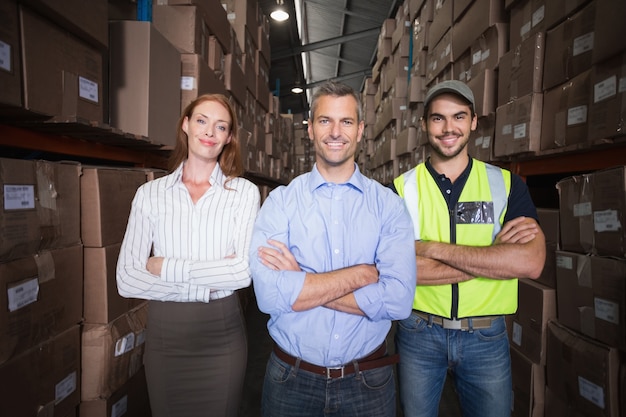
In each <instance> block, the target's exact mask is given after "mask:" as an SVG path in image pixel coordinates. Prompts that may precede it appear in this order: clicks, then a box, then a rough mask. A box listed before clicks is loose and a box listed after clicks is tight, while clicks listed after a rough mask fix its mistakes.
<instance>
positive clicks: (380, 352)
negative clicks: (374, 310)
mask: <svg viewBox="0 0 626 417" xmlns="http://www.w3.org/2000/svg"><path fill="white" fill-rule="evenodd" d="M274 353H275V354H276V356H277V357H278V358H279V359H280V360H282V361H283V362H285V363H288V364H289V365H291V366H295V365H296V363H297V361H298V358H296V357H293V356H291V355H290V354H288V353H287V352H285V351H284V350H282V349H281V348H280V347H279V346H278V345H277V344H276V343H274ZM399 359H400V357H399V355H398V354H395V355H391V356H387V346H386V345H385V343H383V344H382V345H380V347H379V348H378V349H376V350H375V351H374V352H373V353H371V354H369V355H368V356H366V357H364V358H361V359H357V360H355V361H353V362H350V363H348V364H345V365H342V366H332V367H325V366H319V365H314V364H312V363H309V362H305V361H303V360H300V364H299V365H298V367H299V368H300V369H302V370H305V371H308V372H312V373H314V374H317V375H322V376H325V377H326V378H327V379H332V378H343V377H344V376H346V375H350V374H353V373H354V372H355V371H356V369H357V367H358V370H359V371H367V370H370V369H376V368H381V367H383V366H387V365H393V364H394V363H398V361H399ZM355 362H356V364H357V366H355Z"/></svg>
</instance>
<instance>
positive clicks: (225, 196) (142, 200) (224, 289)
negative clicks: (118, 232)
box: [117, 164, 260, 302]
mask: <svg viewBox="0 0 626 417" xmlns="http://www.w3.org/2000/svg"><path fill="white" fill-rule="evenodd" d="M183 165H184V164H181V165H180V166H179V167H178V168H177V169H176V170H175V171H174V172H172V173H171V174H169V175H167V176H164V177H161V178H158V179H156V180H153V181H150V182H148V183H146V184H143V185H142V186H141V187H139V189H138V190H137V193H136V194H135V198H134V199H133V202H132V206H131V211H130V216H129V219H128V225H127V228H126V234H125V236H124V240H123V242H122V247H121V250H120V255H119V258H118V263H117V287H118V291H119V293H120V295H122V296H123V297H129V298H142V299H148V300H161V301H177V302H209V300H213V299H218V298H222V297H226V296H228V295H231V294H232V293H233V291H234V290H237V289H240V288H244V287H247V286H249V285H250V282H251V278H250V266H249V262H248V260H249V254H248V252H249V247H250V238H251V234H252V227H253V225H254V221H255V218H256V215H257V213H258V211H259V205H260V193H259V189H258V187H257V186H256V185H255V184H253V183H252V182H250V181H248V180H246V179H244V178H234V179H233V180H232V181H230V182H228V184H225V183H226V177H225V175H224V173H223V172H222V170H221V168H220V167H219V164H217V165H216V167H215V169H214V170H213V173H212V174H211V178H210V183H211V187H210V188H209V189H208V191H207V192H206V193H205V194H204V195H203V196H202V197H201V198H200V199H199V200H198V201H197V203H196V204H194V203H193V201H192V200H191V196H190V194H189V192H188V190H187V188H186V187H185V185H184V184H183V181H182V173H183ZM225 185H226V187H228V188H225ZM151 251H153V252H154V256H161V257H163V258H164V260H163V267H162V269H161V276H156V275H153V274H151V273H150V272H148V270H147V269H146V265H147V261H148V258H149V257H150V256H151ZM232 255H234V257H232ZM229 256H231V257H229ZM227 257H228V258H227Z"/></svg>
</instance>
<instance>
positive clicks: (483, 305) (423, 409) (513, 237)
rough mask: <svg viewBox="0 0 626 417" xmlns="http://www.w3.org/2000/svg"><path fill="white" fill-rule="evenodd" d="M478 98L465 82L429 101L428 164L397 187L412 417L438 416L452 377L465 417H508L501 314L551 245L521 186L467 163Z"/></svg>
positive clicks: (402, 326)
mask: <svg viewBox="0 0 626 417" xmlns="http://www.w3.org/2000/svg"><path fill="white" fill-rule="evenodd" d="M474 107H475V105H474V95H473V93H472V91H471V89H470V88H469V87H468V86H467V85H466V84H465V83H463V82H461V81H456V80H452V81H443V82H441V83H439V84H437V85H435V86H433V87H432V88H431V89H430V90H429V91H428V93H427V94H426V99H425V101H424V116H423V118H422V121H421V127H422V130H423V132H424V133H425V134H426V135H427V137H428V142H429V144H430V147H431V152H430V157H429V158H428V159H427V160H426V162H424V163H421V164H419V165H417V166H416V167H415V168H413V169H411V170H410V171H408V172H406V173H404V174H402V175H401V176H399V177H398V178H396V179H395V180H394V184H393V185H394V188H395V190H396V192H397V193H398V194H399V195H400V196H401V197H402V198H403V199H404V201H405V203H406V205H407V208H408V210H409V212H410V214H411V217H412V219H413V226H414V234H415V254H416V263H417V286H416V291H415V297H414V299H413V312H412V314H411V316H410V317H409V318H407V319H405V320H401V321H400V322H398V328H397V333H396V345H397V351H398V353H399V354H400V358H401V359H400V364H399V365H398V366H399V368H398V377H399V386H400V401H401V404H402V408H403V411H404V415H405V416H406V417H417V416H419V417H426V416H428V417H430V416H433V417H434V416H437V414H438V410H439V400H440V398H441V393H442V390H443V387H444V383H445V380H446V377H447V375H448V373H450V375H451V376H452V377H453V378H454V383H455V387H456V392H457V393H458V396H459V401H460V406H461V408H462V410H463V416H465V417H470V416H475V417H502V416H507V415H510V409H511V364H510V355H509V341H508V337H507V332H506V324H505V321H504V315H506V314H512V313H514V312H515V311H516V310H517V278H531V279H536V278H538V277H539V275H540V274H541V271H542V269H543V265H544V262H545V237H544V235H543V232H542V231H541V228H540V227H539V224H538V222H537V210H536V208H535V206H534V204H533V202H532V199H531V197H530V194H529V192H528V188H527V186H526V184H525V183H524V182H523V180H522V179H521V178H520V177H519V176H518V175H515V174H512V173H511V172H510V171H507V170H505V169H501V168H499V167H496V166H494V165H490V164H487V163H484V162H482V161H479V160H477V159H474V158H471V157H470V156H469V154H468V151H467V143H468V141H469V138H470V134H471V132H472V131H473V130H475V129H476V124H477V116H476V113H475V108H474Z"/></svg>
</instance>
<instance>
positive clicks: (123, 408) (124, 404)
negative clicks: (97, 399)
mask: <svg viewBox="0 0 626 417" xmlns="http://www.w3.org/2000/svg"><path fill="white" fill-rule="evenodd" d="M127 411H128V395H124V396H123V397H122V398H121V399H120V400H119V401H118V402H116V403H115V404H113V405H112V406H111V417H121V416H123V415H124V414H126V412H127Z"/></svg>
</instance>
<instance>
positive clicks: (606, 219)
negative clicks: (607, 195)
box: [593, 210, 622, 232]
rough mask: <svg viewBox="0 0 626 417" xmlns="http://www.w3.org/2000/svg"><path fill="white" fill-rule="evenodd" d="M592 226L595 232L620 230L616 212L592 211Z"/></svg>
mask: <svg viewBox="0 0 626 417" xmlns="http://www.w3.org/2000/svg"><path fill="white" fill-rule="evenodd" d="M593 226H594V229H595V231H596V232H616V231H618V230H619V229H621V228H622V224H621V223H620V221H619V216H618V215H617V210H602V211H594V212H593Z"/></svg>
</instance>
